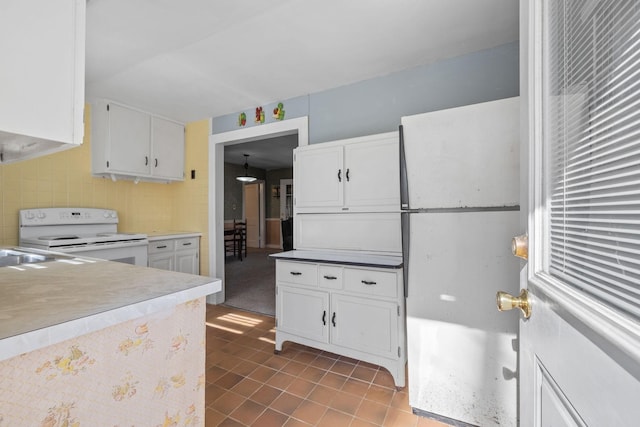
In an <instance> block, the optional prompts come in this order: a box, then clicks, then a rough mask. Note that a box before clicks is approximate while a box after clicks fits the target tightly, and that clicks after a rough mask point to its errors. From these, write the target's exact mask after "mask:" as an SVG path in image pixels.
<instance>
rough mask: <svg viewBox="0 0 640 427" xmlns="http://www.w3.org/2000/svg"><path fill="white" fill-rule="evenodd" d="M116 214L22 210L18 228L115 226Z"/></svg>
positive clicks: (61, 209)
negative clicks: (84, 225)
mask: <svg viewBox="0 0 640 427" xmlns="http://www.w3.org/2000/svg"><path fill="white" fill-rule="evenodd" d="M117 223H118V213H117V212H116V211H114V210H111V209H95V208H43V209H22V210H21V211H20V226H26V227H29V226H41V225H69V224H117Z"/></svg>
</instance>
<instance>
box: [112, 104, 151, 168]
mask: <svg viewBox="0 0 640 427" xmlns="http://www.w3.org/2000/svg"><path fill="white" fill-rule="evenodd" d="M107 108H108V111H109V113H108V116H109V154H108V157H107V161H108V166H107V167H108V169H109V170H110V171H113V172H125V173H132V174H142V175H148V174H149V170H150V168H149V163H150V159H149V144H150V142H151V134H150V122H149V120H150V118H149V115H148V114H145V113H143V112H140V111H136V110H133V109H129V108H126V107H123V106H121V105H118V104H109V105H108V106H107Z"/></svg>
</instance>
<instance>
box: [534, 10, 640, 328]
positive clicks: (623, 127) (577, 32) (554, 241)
mask: <svg viewBox="0 0 640 427" xmlns="http://www.w3.org/2000/svg"><path fill="white" fill-rule="evenodd" d="M545 5H546V8H545V10H546V15H547V16H546V19H545V22H546V23H547V25H545V27H544V31H545V40H546V41H547V43H546V46H545V56H544V67H545V68H546V70H545V75H546V76H547V78H546V79H545V81H544V101H543V102H544V111H545V114H544V116H543V117H544V119H543V129H544V132H543V135H544V144H545V145H544V148H543V149H544V153H545V158H546V159H547V160H548V162H547V166H548V169H547V170H546V174H547V175H546V179H547V182H546V183H545V187H544V188H545V195H546V204H547V206H546V212H547V218H548V226H547V240H548V251H549V253H548V254H547V257H548V259H547V264H546V265H547V266H548V267H547V268H548V273H549V274H551V275H553V276H556V277H557V278H558V279H560V280H562V281H564V282H565V283H567V284H568V285H569V286H573V287H574V288H575V289H578V290H580V291H581V292H586V293H588V294H589V295H591V296H592V297H593V298H596V299H598V300H600V301H601V302H603V303H605V304H607V305H609V306H610V307H612V308H614V309H615V310H617V311H619V312H621V313H624V314H626V315H628V316H633V317H634V318H636V319H638V320H640V0H600V1H594V2H590V3H585V2H584V1H582V0H547V1H546V2H545Z"/></svg>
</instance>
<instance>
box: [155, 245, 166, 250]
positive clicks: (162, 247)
mask: <svg viewBox="0 0 640 427" xmlns="http://www.w3.org/2000/svg"><path fill="white" fill-rule="evenodd" d="M166 247H167V245H162V246H156V249H164V248H166Z"/></svg>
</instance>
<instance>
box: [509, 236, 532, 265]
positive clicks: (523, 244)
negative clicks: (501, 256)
mask: <svg viewBox="0 0 640 427" xmlns="http://www.w3.org/2000/svg"><path fill="white" fill-rule="evenodd" d="M511 252H512V253H513V254H514V255H515V256H517V257H519V258H522V259H527V258H528V257H529V236H527V235H526V234H523V235H521V236H516V237H514V238H513V239H511Z"/></svg>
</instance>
